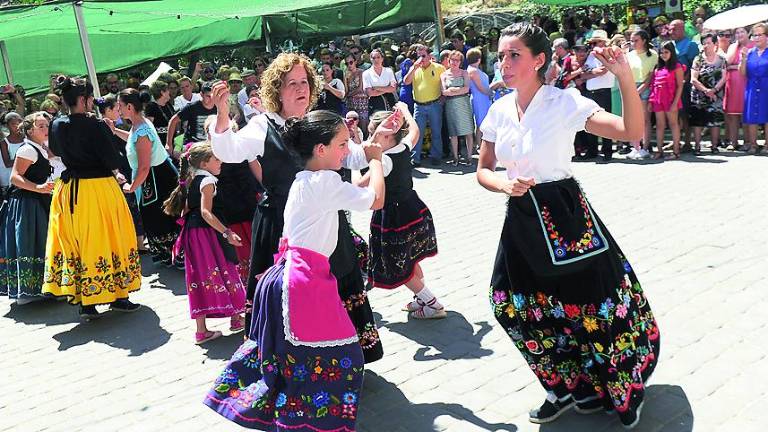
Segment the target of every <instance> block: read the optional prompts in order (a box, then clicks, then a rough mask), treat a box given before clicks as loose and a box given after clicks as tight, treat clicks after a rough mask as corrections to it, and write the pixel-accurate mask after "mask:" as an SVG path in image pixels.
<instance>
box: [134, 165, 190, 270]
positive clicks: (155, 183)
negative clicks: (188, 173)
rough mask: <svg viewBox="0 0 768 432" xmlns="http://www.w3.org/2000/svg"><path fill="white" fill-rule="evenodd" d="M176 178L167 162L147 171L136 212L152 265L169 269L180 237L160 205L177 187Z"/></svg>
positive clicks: (175, 224)
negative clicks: (142, 225)
mask: <svg viewBox="0 0 768 432" xmlns="http://www.w3.org/2000/svg"><path fill="white" fill-rule="evenodd" d="M178 183H179V175H178V173H177V172H176V169H175V168H174V167H173V165H172V164H171V162H170V161H166V162H163V163H162V164H161V165H158V166H154V167H152V168H151V169H150V170H149V174H148V175H147V180H145V181H144V183H143V184H142V186H141V197H140V199H139V209H140V210H141V220H142V222H143V224H144V232H145V234H146V236H147V244H148V245H149V252H150V253H151V254H152V261H154V262H159V263H163V264H165V265H171V264H172V261H171V251H172V250H173V245H174V244H175V243H176V239H177V238H178V237H179V231H180V228H179V225H178V224H177V223H176V218H175V217H173V216H168V215H167V214H165V212H164V211H163V203H164V202H165V200H167V199H168V198H169V197H170V196H171V192H173V190H174V189H175V188H176V186H178Z"/></svg>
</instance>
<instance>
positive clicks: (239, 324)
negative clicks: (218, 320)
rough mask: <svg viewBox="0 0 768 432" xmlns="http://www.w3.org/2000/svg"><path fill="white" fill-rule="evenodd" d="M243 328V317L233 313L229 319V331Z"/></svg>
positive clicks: (237, 330)
mask: <svg viewBox="0 0 768 432" xmlns="http://www.w3.org/2000/svg"><path fill="white" fill-rule="evenodd" d="M244 328H245V318H243V317H241V316H240V315H235V316H233V317H232V318H231V319H230V320H229V331H232V332H239V331H241V330H243V329H244Z"/></svg>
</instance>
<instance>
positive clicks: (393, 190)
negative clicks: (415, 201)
mask: <svg viewBox="0 0 768 432" xmlns="http://www.w3.org/2000/svg"><path fill="white" fill-rule="evenodd" d="M387 155H388V156H389V157H390V159H392V172H390V173H389V175H388V176H387V177H385V178H384V184H385V185H386V189H387V202H397V201H402V200H403V199H405V198H407V197H408V196H409V195H410V193H411V191H412V190H413V176H412V175H411V152H410V150H408V147H406V149H405V150H403V151H401V152H399V153H387Z"/></svg>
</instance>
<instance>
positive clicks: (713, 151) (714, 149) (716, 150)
mask: <svg viewBox="0 0 768 432" xmlns="http://www.w3.org/2000/svg"><path fill="white" fill-rule="evenodd" d="M709 151H710V152H711V153H712V154H718V153H720V150H719V149H718V148H717V146H712V147H710V148H709Z"/></svg>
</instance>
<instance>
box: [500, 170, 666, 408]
mask: <svg viewBox="0 0 768 432" xmlns="http://www.w3.org/2000/svg"><path fill="white" fill-rule="evenodd" d="M574 183H575V181H574ZM577 190H578V191H579V193H581V192H580V189H578V187H577ZM579 198H580V199H584V200H586V198H584V197H583V194H582V195H581V196H579ZM510 200H531V196H530V195H529V194H526V195H525V196H523V197H520V198H510ZM511 204H519V202H517V203H512V202H511V203H510V207H511ZM531 204H532V203H531ZM539 205H542V207H543V206H546V202H544V203H542V202H539ZM582 217H583V215H582ZM591 218H594V220H591V221H587V222H588V223H589V222H591V223H593V224H594V225H595V226H597V227H598V228H599V229H600V231H601V234H602V236H603V237H604V240H605V241H606V242H607V243H608V245H609V248H608V250H607V251H605V252H604V253H601V254H599V255H598V256H596V257H594V259H593V260H591V261H590V262H589V265H588V266H586V268H579V270H578V271H576V272H574V273H570V274H567V275H559V276H545V275H542V274H541V273H540V272H536V271H534V269H533V268H532V266H531V264H530V262H529V261H528V260H527V259H526V257H525V254H526V253H528V252H529V251H527V250H522V249H521V248H520V246H519V243H518V242H515V241H514V239H513V238H512V235H510V234H511V233H513V232H515V231H516V230H518V229H519V226H516V224H519V223H521V221H519V220H516V219H518V218H516V217H515V216H514V212H511V211H510V210H509V207H508V211H507V217H506V219H505V221H504V229H503V231H502V236H501V240H500V241H499V247H498V251H497V253H496V259H495V264H494V269H493V276H492V280H491V290H490V298H491V305H492V307H493V311H494V315H495V317H496V319H497V320H498V322H499V323H500V324H501V325H502V327H503V328H504V330H505V331H506V332H507V334H508V335H509V336H510V338H511V339H512V341H513V342H514V344H515V346H516V347H517V348H518V350H520V353H521V354H522V355H523V357H524V358H525V360H526V362H527V363H528V365H529V366H530V368H531V370H532V371H533V372H534V374H536V377H537V378H538V379H539V382H540V383H541V385H542V386H543V387H544V388H545V389H546V390H547V391H548V392H552V393H553V394H554V395H555V396H557V397H558V398H560V399H562V398H565V397H567V396H568V395H571V396H573V397H574V399H576V400H577V401H587V400H592V399H596V398H598V399H601V400H602V402H603V406H604V407H605V408H606V409H609V410H610V409H613V410H616V411H617V412H618V414H619V415H620V416H632V412H634V411H635V410H636V409H637V407H638V406H639V405H640V403H641V402H642V401H643V397H644V390H645V382H646V381H647V379H648V378H649V376H650V375H651V373H652V372H653V370H654V368H655V367H656V362H657V361H658V358H659V329H658V327H657V325H656V320H655V318H654V316H653V312H652V311H651V308H650V305H649V304H648V301H647V299H646V298H645V295H644V293H643V289H642V287H641V286H640V282H638V280H637V276H636V275H635V273H634V271H633V270H632V267H631V266H630V264H629V262H628V261H627V259H626V258H625V256H624V254H623V253H622V252H621V250H620V249H619V247H618V245H617V244H616V242H615V241H614V239H613V238H612V237H611V235H610V233H609V232H608V230H607V229H606V228H605V225H603V223H602V221H600V219H599V218H598V217H597V214H596V213H594V212H592V213H591V214H590V219H591ZM550 228H551V229H550ZM547 229H550V231H553V230H554V228H552V227H548V228H547ZM547 234H548V236H547V237H546V238H548V239H553V238H556V237H557V232H556V231H554V232H548V233H547ZM553 234H554V235H555V237H551V236H552V235H553ZM585 235H586V234H585ZM542 238H545V237H544V236H543V235H542ZM560 240H562V239H560Z"/></svg>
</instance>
